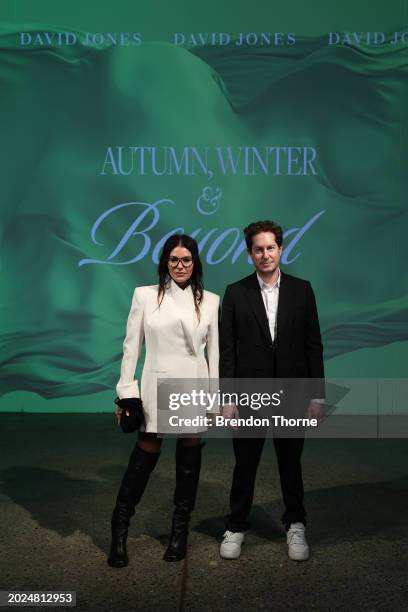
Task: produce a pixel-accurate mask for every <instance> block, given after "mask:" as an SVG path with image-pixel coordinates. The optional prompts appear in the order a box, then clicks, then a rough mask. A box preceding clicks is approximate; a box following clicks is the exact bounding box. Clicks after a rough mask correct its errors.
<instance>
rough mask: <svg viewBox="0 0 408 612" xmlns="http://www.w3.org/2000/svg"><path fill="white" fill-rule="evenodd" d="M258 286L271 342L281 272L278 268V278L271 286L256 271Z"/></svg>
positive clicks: (274, 334)
mask: <svg viewBox="0 0 408 612" xmlns="http://www.w3.org/2000/svg"><path fill="white" fill-rule="evenodd" d="M256 276H257V278H258V282H259V286H260V288H261V292H262V299H263V301H264V304H265V310H266V316H267V317H268V323H269V331H270V332H271V338H272V342H274V340H275V338H276V316H277V314H278V301H279V288H280V280H281V273H280V270H279V268H278V278H277V279H276V281H275V283H274V284H273V285H272V286H269V285H267V284H266V283H265V282H264V281H263V280H262V278H261V277H260V276H259V274H258V273H256Z"/></svg>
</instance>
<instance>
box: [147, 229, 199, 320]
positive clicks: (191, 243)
mask: <svg viewBox="0 0 408 612" xmlns="http://www.w3.org/2000/svg"><path fill="white" fill-rule="evenodd" d="M178 246H181V247H184V248H185V249H188V250H189V251H190V253H191V256H192V258H193V272H192V274H191V276H190V279H189V284H190V285H191V289H192V291H193V297H194V306H195V311H196V313H197V317H198V320H200V304H201V302H202V299H203V293H204V285H203V266H202V264H201V260H200V255H199V252H198V244H197V242H196V241H195V240H194V238H192V237H191V236H187V234H174V235H173V236H170V237H169V238H167V240H166V242H165V243H164V245H163V249H162V252H161V254H160V260H159V265H158V267H157V272H158V275H159V290H158V294H157V301H158V303H159V306H160V304H161V303H162V301H163V297H164V292H165V290H166V288H167V287H168V285H169V282H170V274H169V269H168V262H169V257H170V253H171V252H172V250H173V249H175V248H176V247H178Z"/></svg>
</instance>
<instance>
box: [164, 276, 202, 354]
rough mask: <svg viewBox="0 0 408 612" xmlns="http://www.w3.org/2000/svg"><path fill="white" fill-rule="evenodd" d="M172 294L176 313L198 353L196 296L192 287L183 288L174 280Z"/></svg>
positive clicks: (186, 335) (186, 336) (188, 339)
mask: <svg viewBox="0 0 408 612" xmlns="http://www.w3.org/2000/svg"><path fill="white" fill-rule="evenodd" d="M170 291H171V296H172V298H173V301H174V308H175V309H176V314H177V315H179V320H180V324H181V327H182V329H183V333H184V337H185V339H186V342H187V344H188V346H189V347H190V349H191V351H192V352H193V354H194V355H196V354H197V348H196V346H195V342H194V337H195V334H194V324H195V320H196V314H195V308H194V296H193V292H192V290H191V287H190V286H188V287H186V289H181V288H180V287H179V286H178V285H177V283H175V282H174V281H173V280H172V281H171V284H170Z"/></svg>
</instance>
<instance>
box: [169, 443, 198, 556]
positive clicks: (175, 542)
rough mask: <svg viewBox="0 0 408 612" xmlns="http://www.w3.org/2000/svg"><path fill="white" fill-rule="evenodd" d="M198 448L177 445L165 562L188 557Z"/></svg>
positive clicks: (196, 478)
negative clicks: (172, 508) (173, 508)
mask: <svg viewBox="0 0 408 612" xmlns="http://www.w3.org/2000/svg"><path fill="white" fill-rule="evenodd" d="M204 444H205V443H202V444H199V445H197V446H181V445H177V450H176V489H175V491H174V505H175V510H174V514H173V522H172V527H171V535H170V541H169V545H168V547H167V550H166V552H165V553H164V556H163V559H164V560H165V561H180V560H181V559H184V557H185V556H186V549H187V537H188V523H189V520H190V514H191V512H192V511H193V510H194V504H195V499H196V495H197V488H198V480H199V478H200V468H201V449H202V447H203V446H204Z"/></svg>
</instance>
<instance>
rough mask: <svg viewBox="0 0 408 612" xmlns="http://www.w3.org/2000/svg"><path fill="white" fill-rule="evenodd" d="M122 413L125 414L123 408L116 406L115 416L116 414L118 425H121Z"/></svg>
mask: <svg viewBox="0 0 408 612" xmlns="http://www.w3.org/2000/svg"><path fill="white" fill-rule="evenodd" d="M122 412H123V408H119V406H116V410H115V414H116V420H117V422H118V425H120V417H121V416H122Z"/></svg>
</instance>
